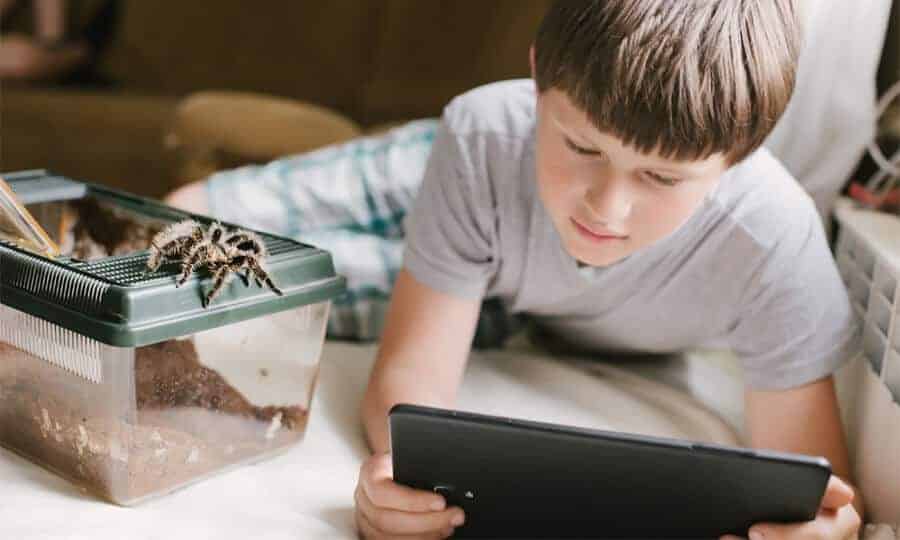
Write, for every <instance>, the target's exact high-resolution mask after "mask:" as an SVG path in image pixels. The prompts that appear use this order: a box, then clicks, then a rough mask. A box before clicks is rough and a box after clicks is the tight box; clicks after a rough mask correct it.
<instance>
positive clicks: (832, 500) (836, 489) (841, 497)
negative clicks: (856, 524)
mask: <svg viewBox="0 0 900 540" xmlns="http://www.w3.org/2000/svg"><path fill="white" fill-rule="evenodd" d="M851 502H853V488H851V487H850V486H849V485H848V484H847V483H846V482H844V481H843V480H841V479H840V478H838V477H837V476H835V475H831V479H829V480H828V487H826V488H825V495H824V496H823V497H822V504H821V506H822V508H828V509H830V510H837V509H838V508H840V507H842V506H846V505H848V504H850V503H851Z"/></svg>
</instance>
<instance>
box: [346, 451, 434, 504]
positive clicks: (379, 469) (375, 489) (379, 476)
mask: <svg viewBox="0 0 900 540" xmlns="http://www.w3.org/2000/svg"><path fill="white" fill-rule="evenodd" d="M386 460H387V463H385V459H383V458H382V457H381V456H379V459H377V460H372V461H371V463H369V464H367V467H368V469H366V468H365V467H364V470H363V471H362V475H361V476H362V477H361V478H360V484H362V487H363V490H364V491H365V493H366V496H367V497H368V498H369V500H370V501H372V503H374V504H375V506H378V507H381V508H390V509H393V510H400V511H403V512H439V511H441V510H444V509H445V508H446V507H447V504H446V501H445V500H444V498H443V497H441V496H440V495H438V494H436V493H432V492H430V491H425V490H422V489H414V488H411V487H409V486H404V485H400V484H398V483H396V482H394V479H393V467H392V466H391V464H390V456H386Z"/></svg>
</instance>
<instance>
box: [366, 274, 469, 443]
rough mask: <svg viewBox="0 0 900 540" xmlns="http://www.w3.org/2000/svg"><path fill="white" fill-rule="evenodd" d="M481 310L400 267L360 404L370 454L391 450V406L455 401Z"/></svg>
mask: <svg viewBox="0 0 900 540" xmlns="http://www.w3.org/2000/svg"><path fill="white" fill-rule="evenodd" d="M480 309H481V301H480V299H462V298H457V297H454V296H450V295H448V294H444V293H442V292H439V291H436V290H434V289H432V288H431V287H428V286H426V285H424V284H422V283H421V282H419V281H417V280H416V279H415V278H414V277H413V276H412V274H410V273H409V272H408V271H406V270H405V269H404V270H401V271H400V273H399V275H398V276H397V281H396V283H395V285H394V291H393V293H392V296H391V304H390V308H389V309H388V315H387V321H386V326H385V329H384V332H383V334H382V337H381V344H380V347H379V350H378V356H377V359H376V361H375V366H374V368H373V369H372V374H371V376H370V378H369V386H368V388H367V390H366V394H365V397H364V398H363V402H362V411H361V412H362V417H363V423H364V425H365V429H366V434H367V437H368V442H369V446H370V448H371V449H372V451H373V452H374V453H376V454H383V453H385V452H388V451H389V450H390V442H389V437H388V423H387V418H388V412H389V411H390V409H391V407H392V406H394V405H395V404H397V403H401V402H403V403H415V404H421V405H431V406H438V407H449V406H452V405H453V404H454V402H455V401H456V393H457V390H458V388H459V385H460V382H461V380H462V376H463V372H464V370H465V365H466V360H467V359H468V356H469V349H470V346H471V342H472V336H473V335H474V333H475V326H476V324H477V322H478V314H479V312H480Z"/></svg>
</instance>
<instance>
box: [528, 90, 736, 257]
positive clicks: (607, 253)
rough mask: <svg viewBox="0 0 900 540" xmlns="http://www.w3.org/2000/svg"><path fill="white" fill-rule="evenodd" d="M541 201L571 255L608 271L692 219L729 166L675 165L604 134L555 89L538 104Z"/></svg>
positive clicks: (715, 158)
mask: <svg viewBox="0 0 900 540" xmlns="http://www.w3.org/2000/svg"><path fill="white" fill-rule="evenodd" d="M537 114H538V122H537V142H536V162H537V180H538V186H539V190H540V196H541V200H542V202H543V203H544V206H545V207H546V209H547V212H548V213H549V214H550V216H551V218H552V219H553V224H554V225H555V226H556V230H557V231H558V232H559V235H560V237H561V238H562V242H563V245H564V246H565V249H566V251H568V252H569V254H570V255H572V256H573V257H575V258H576V259H577V260H579V261H581V262H582V263H585V264H589V265H592V266H607V265H610V264H613V263H615V262H616V261H619V260H621V259H623V258H625V257H626V256H628V255H630V254H631V253H634V252H635V251H638V250H639V249H641V248H643V247H646V246H649V245H650V244H653V243H654V242H656V241H657V240H660V239H662V238H665V237H666V236H668V235H669V234H671V233H672V232H674V231H675V229H677V228H678V227H679V226H680V225H681V224H683V223H684V222H685V221H687V219H688V218H689V217H690V216H691V214H693V212H694V210H696V209H697V208H698V206H699V205H700V203H701V202H702V201H703V199H704V197H705V196H706V194H707V193H709V192H710V191H711V190H712V189H713V188H715V186H716V184H717V183H718V180H719V176H720V175H721V174H722V173H723V172H724V171H725V170H726V169H727V168H728V164H727V161H726V159H725V157H724V156H723V155H722V154H713V155H712V156H710V157H709V158H707V159H703V160H697V161H674V160H672V159H666V158H663V157H661V156H659V155H658V154H656V153H650V154H643V153H640V152H638V151H637V150H635V149H634V148H632V147H629V146H625V145H624V144H623V143H622V141H621V140H620V139H619V138H617V137H615V136H613V135H610V134H608V133H604V132H601V131H599V130H597V129H596V128H595V127H594V126H593V124H592V123H591V122H590V120H589V119H588V117H587V116H586V115H585V114H584V113H583V112H582V111H581V110H580V109H578V108H577V107H575V106H574V105H573V104H572V102H571V101H570V100H569V98H568V96H567V95H566V94H565V93H564V92H562V91H560V90H555V89H550V90H547V91H546V92H543V93H539V94H538V99H537Z"/></svg>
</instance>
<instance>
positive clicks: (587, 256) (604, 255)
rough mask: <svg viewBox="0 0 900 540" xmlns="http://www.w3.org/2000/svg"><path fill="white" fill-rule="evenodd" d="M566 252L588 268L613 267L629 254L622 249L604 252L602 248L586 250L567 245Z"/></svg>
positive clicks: (595, 247)
mask: <svg viewBox="0 0 900 540" xmlns="http://www.w3.org/2000/svg"><path fill="white" fill-rule="evenodd" d="M565 248H566V251H567V252H568V253H569V255H571V256H572V257H574V258H575V260H576V261H578V262H579V263H581V264H583V265H586V266H597V267H604V266H612V265H613V264H616V263H617V262H619V261H621V260H622V259H624V258H625V257H627V256H628V255H629V254H628V253H627V252H625V250H622V249H614V248H608V249H606V250H604V249H603V248H602V247H597V246H593V247H592V248H591V249H586V248H585V247H584V246H578V245H571V244H569V243H567V245H566V246H565Z"/></svg>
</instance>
